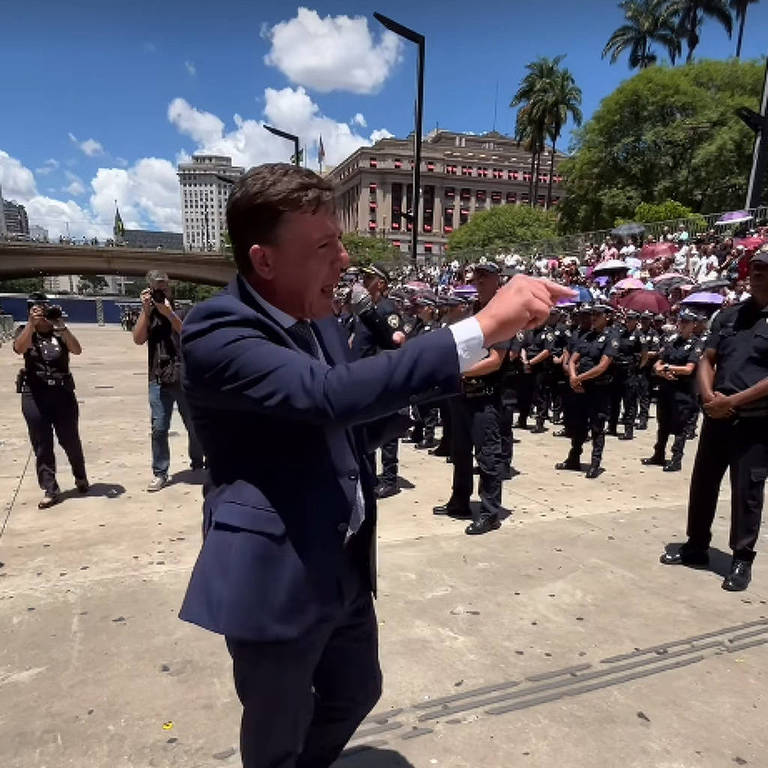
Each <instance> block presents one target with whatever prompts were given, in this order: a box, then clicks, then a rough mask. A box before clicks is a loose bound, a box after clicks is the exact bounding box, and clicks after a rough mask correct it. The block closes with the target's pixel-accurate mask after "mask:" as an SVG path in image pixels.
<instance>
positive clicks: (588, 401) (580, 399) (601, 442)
mask: <svg viewBox="0 0 768 768" xmlns="http://www.w3.org/2000/svg"><path fill="white" fill-rule="evenodd" d="M610 407H611V392H610V386H609V385H607V384H597V385H595V384H591V385H590V384H587V385H586V386H585V387H584V392H583V393H577V392H574V393H573V399H572V401H571V406H570V408H569V410H571V414H570V416H569V418H568V424H567V429H568V436H569V437H570V438H571V453H570V456H569V459H575V460H578V458H579V457H580V456H581V451H582V447H583V445H584V443H585V442H586V439H587V435H588V434H589V433H590V432H591V433H592V458H591V463H592V464H593V465H594V466H600V462H601V461H602V459H603V448H604V447H605V423H606V421H607V420H608V413H609V411H610Z"/></svg>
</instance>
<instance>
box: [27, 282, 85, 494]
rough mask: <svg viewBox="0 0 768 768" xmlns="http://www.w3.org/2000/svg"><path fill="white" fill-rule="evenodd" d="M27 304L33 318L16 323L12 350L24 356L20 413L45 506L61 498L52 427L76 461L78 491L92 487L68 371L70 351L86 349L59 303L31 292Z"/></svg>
mask: <svg viewBox="0 0 768 768" xmlns="http://www.w3.org/2000/svg"><path fill="white" fill-rule="evenodd" d="M27 306H28V307H29V322H27V323H26V325H20V326H19V327H18V329H17V330H16V336H15V338H14V341H13V351H14V352H16V354H17V355H23V356H24V368H23V369H22V370H20V371H19V375H18V377H17V380H16V391H17V392H18V393H19V394H20V395H21V412H22V414H23V415H24V419H25V420H26V422H27V429H28V430H29V439H30V441H31V443H32V450H33V451H34V452H35V459H36V466H37V481H38V483H39V484H40V487H41V488H42V489H43V491H44V493H45V496H43V499H42V501H40V502H39V503H38V505H37V506H38V507H39V508H40V509H47V508H48V507H51V506H53V505H54V504H56V503H57V502H59V501H60V500H61V492H60V489H59V484H58V483H57V482H56V456H55V454H54V452H53V433H54V430H55V432H56V437H57V438H58V441H59V445H61V447H62V448H63V449H64V452H65V453H66V454H67V458H68V459H69V463H70V465H71V466H72V474H73V475H74V477H75V486H76V487H77V490H78V491H80V493H85V492H86V491H87V490H88V478H87V477H86V473H85V459H84V458H83V446H82V444H81V442H80V434H79V432H78V428H77V422H78V416H79V409H78V405H77V398H76V397H75V380H74V379H73V378H72V374H71V373H70V371H69V356H70V354H72V355H79V354H80V353H81V352H82V348H81V346H80V342H79V341H78V340H77V339H76V338H75V336H74V334H73V333H72V331H70V330H69V328H67V326H66V325H65V323H64V319H63V317H62V312H61V307H58V306H56V305H52V304H49V303H48V298H47V297H46V296H45V294H42V293H33V294H31V295H30V296H29V298H28V299H27Z"/></svg>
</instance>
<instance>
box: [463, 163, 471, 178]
mask: <svg viewBox="0 0 768 768" xmlns="http://www.w3.org/2000/svg"><path fill="white" fill-rule="evenodd" d="M461 175H462V176H471V175H472V166H471V165H462V166H461Z"/></svg>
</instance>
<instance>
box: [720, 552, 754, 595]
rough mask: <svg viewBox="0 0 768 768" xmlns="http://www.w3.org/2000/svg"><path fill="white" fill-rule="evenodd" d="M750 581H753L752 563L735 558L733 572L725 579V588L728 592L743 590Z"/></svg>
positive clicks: (732, 565)
mask: <svg viewBox="0 0 768 768" xmlns="http://www.w3.org/2000/svg"><path fill="white" fill-rule="evenodd" d="M750 581H752V563H750V562H748V561H746V560H737V559H736V558H734V559H733V563H732V564H731V572H730V573H729V574H728V575H727V576H726V577H725V579H724V581H723V589H725V590H727V591H728V592H743V591H744V590H745V589H746V588H747V587H748V586H749V582H750Z"/></svg>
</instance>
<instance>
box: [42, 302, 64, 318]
mask: <svg viewBox="0 0 768 768" xmlns="http://www.w3.org/2000/svg"><path fill="white" fill-rule="evenodd" d="M62 314H63V312H62V309H61V307H60V306H59V305H58V304H49V305H48V306H47V307H46V308H45V319H46V320H58V319H60V318H61V316H62Z"/></svg>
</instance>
